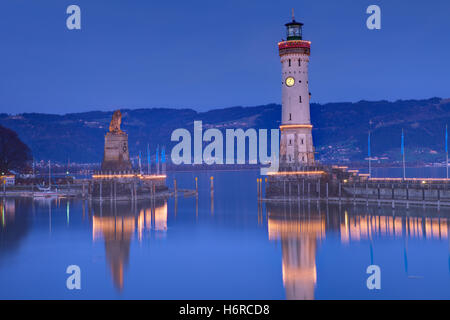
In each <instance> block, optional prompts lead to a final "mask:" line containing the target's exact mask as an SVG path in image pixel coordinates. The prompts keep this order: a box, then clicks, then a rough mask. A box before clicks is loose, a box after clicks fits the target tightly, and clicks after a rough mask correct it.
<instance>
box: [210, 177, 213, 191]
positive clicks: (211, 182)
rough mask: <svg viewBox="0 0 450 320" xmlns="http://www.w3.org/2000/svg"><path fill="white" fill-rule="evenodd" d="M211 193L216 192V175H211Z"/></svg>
mask: <svg viewBox="0 0 450 320" xmlns="http://www.w3.org/2000/svg"><path fill="white" fill-rule="evenodd" d="M210 180H211V193H214V177H212V176H211V178H210Z"/></svg>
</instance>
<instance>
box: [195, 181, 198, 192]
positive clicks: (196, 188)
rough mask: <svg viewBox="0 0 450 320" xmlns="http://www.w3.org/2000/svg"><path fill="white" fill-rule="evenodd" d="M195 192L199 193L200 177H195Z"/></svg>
mask: <svg viewBox="0 0 450 320" xmlns="http://www.w3.org/2000/svg"><path fill="white" fill-rule="evenodd" d="M195 193H196V194H198V178H197V177H195Z"/></svg>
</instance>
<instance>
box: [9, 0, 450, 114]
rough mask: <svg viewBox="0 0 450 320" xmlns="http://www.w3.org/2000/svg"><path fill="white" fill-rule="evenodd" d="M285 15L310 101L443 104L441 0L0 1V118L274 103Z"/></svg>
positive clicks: (448, 65) (447, 72) (447, 24)
mask: <svg viewBox="0 0 450 320" xmlns="http://www.w3.org/2000/svg"><path fill="white" fill-rule="evenodd" d="M70 4H77V5H79V6H80V7H81V15H82V30H80V31H70V30H68V29H67V28H66V18H67V16H68V15H67V14H66V8H67V7H68V6H69V5H70ZM371 4H377V5H379V6H380V7H381V16H382V25H381V26H382V29H381V30H379V31H377V30H368V29H367V27H366V19H367V17H368V15H367V14H366V13H365V12H366V8H367V7H368V6H369V5H371ZM292 7H294V8H295V10H296V18H297V19H296V20H299V21H302V22H304V23H305V26H304V30H303V32H304V38H305V39H307V40H310V41H312V50H311V55H312V56H311V63H310V90H311V92H312V100H313V102H340V101H358V100H361V99H365V100H379V99H387V100H396V99H410V98H429V97H433V96H439V97H450V86H449V79H450V59H449V57H450V18H449V17H450V16H449V15H450V1H448V0H430V1H423V0H420V1H418V0H395V1H392V0H389V1H387V0H385V1H379V0H367V1H366V0H357V1H355V0H341V1H336V0H314V1H312V0H309V1H306V0H302V1H292V0H289V1H284V0H283V1H280V0H277V1H274V0H270V1H269V0H258V1H253V0H245V1H243V0H226V1H216V0H208V1H200V0H191V1H181V0H172V1H154V0H70V1H67V0H39V1H26V0H1V2H0V75H1V77H0V112H8V113H20V112H51V113H67V112H80V111H89V110H111V109H113V108H116V107H127V108H144V107H176V108H180V107H191V108H194V109H196V110H209V109H212V108H217V107H228V106H236V105H259V104H266V103H271V102H276V103H279V102H280V96H281V89H280V85H281V78H280V64H279V58H278V52H277V42H278V41H279V40H280V39H281V38H282V37H284V36H285V29H284V23H286V22H288V21H289V20H290V12H291V8H292Z"/></svg>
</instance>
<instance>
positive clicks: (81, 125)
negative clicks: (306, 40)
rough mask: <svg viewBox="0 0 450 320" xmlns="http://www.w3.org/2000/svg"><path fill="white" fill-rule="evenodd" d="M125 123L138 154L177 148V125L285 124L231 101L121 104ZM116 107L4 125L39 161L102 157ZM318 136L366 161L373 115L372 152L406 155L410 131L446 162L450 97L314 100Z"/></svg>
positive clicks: (432, 156)
mask: <svg viewBox="0 0 450 320" xmlns="http://www.w3.org/2000/svg"><path fill="white" fill-rule="evenodd" d="M121 111H122V116H123V118H122V128H123V130H124V131H126V132H127V133H128V136H129V148H130V154H131V156H136V155H137V154H138V153H139V151H141V152H142V154H143V155H145V153H146V148H147V143H149V144H150V147H151V152H152V153H153V154H154V152H155V149H156V145H157V144H159V145H165V146H166V148H167V152H166V153H167V154H168V155H170V150H171V147H172V146H173V145H174V143H173V142H171V141H170V136H171V133H172V132H173V130H175V129H177V128H186V129H188V130H189V131H192V129H193V122H194V121H197V120H201V121H203V128H204V129H207V128H209V127H215V128H218V129H222V130H224V129H226V128H255V129H260V128H265V129H271V128H278V126H279V125H280V119H281V106H280V105H279V104H268V105H263V106H255V107H230V108H224V109H215V110H210V111H206V112H197V111H195V110H192V109H167V108H149V109H134V110H130V109H121ZM112 113H113V110H111V111H109V112H102V111H91V112H83V113H69V114H65V115H55V114H42V113H24V114H19V115H9V114H0V125H3V126H5V127H7V128H10V129H12V130H14V131H16V132H17V133H18V135H19V137H20V139H21V140H22V141H24V142H25V143H26V144H27V145H28V146H29V147H30V148H31V150H32V153H33V156H34V158H35V159H36V160H48V159H50V160H53V161H59V162H63V163H65V162H67V161H68V160H70V161H71V162H80V163H87V162H100V161H101V160H102V157H103V143H104V135H105V133H106V132H107V131H108V127H109V122H110V120H111V116H112ZM311 119H312V123H313V125H314V129H313V138H314V144H315V147H316V151H317V158H318V159H321V160H322V161H326V162H334V161H336V162H337V161H339V162H342V161H348V160H350V161H361V160H363V159H364V158H366V157H367V133H368V130H369V122H371V128H372V129H371V131H372V138H371V141H372V156H373V157H384V158H387V159H388V160H391V161H395V160H399V159H400V137H401V130H402V128H403V129H404V132H405V146H406V152H407V158H408V160H410V161H442V160H444V159H445V154H444V149H445V147H444V135H445V125H446V124H447V123H449V122H450V99H441V98H431V99H426V100H398V101H395V102H389V101H373V102H370V101H359V102H356V103H347V102H342V103H327V104H316V103H313V104H311Z"/></svg>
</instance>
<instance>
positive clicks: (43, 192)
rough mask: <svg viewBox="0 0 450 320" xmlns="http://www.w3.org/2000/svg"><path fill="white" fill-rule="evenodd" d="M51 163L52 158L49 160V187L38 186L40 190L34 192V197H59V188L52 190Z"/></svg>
mask: <svg viewBox="0 0 450 320" xmlns="http://www.w3.org/2000/svg"><path fill="white" fill-rule="evenodd" d="M51 177H52V175H51V165H50V160H49V161H48V187H44V186H37V188H38V190H39V191H36V192H33V198H38V199H41V198H57V197H58V189H56V191H52V185H51Z"/></svg>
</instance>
